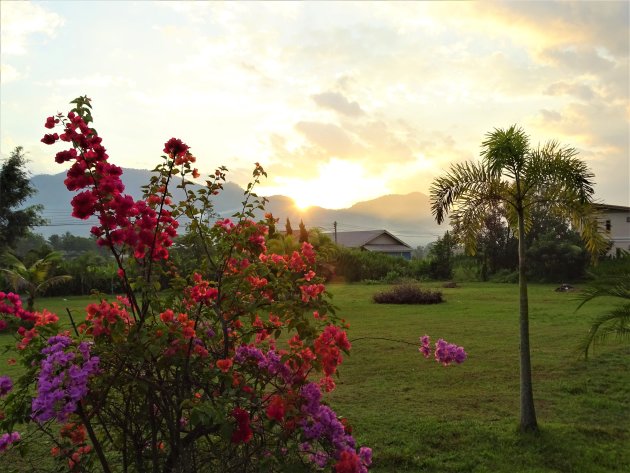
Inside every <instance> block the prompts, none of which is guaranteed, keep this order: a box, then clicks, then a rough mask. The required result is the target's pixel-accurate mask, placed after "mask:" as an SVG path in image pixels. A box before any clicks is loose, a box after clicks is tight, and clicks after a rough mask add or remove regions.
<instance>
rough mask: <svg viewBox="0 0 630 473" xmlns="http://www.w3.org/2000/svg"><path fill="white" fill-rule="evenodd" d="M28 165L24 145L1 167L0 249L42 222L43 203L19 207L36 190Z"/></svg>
mask: <svg viewBox="0 0 630 473" xmlns="http://www.w3.org/2000/svg"><path fill="white" fill-rule="evenodd" d="M25 165H26V158H25V156H24V153H23V152H22V147H21V146H18V147H16V148H15V149H14V150H13V152H12V153H11V155H10V156H9V159H8V160H7V161H5V162H4V163H3V164H2V167H1V168H0V253H1V252H3V251H5V250H6V249H7V248H11V247H12V246H13V244H14V243H15V241H16V240H17V239H18V238H20V237H22V236H24V235H25V234H26V233H27V232H28V230H29V229H30V228H31V227H34V226H36V225H39V224H41V223H43V220H42V219H41V218H40V216H39V212H40V211H41V209H42V207H41V206H40V205H31V206H30V207H27V208H24V209H19V210H16V208H17V207H19V206H20V205H22V203H24V201H25V200H26V199H27V198H28V197H30V196H32V195H33V194H35V192H36V190H35V189H34V188H33V187H32V186H31V184H30V181H29V178H28V173H27V171H26V170H25V169H24V168H25Z"/></svg>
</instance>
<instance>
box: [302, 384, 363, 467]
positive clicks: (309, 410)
mask: <svg viewBox="0 0 630 473" xmlns="http://www.w3.org/2000/svg"><path fill="white" fill-rule="evenodd" d="M300 393H301V396H302V398H303V400H304V404H303V405H302V413H303V415H304V418H303V420H302V421H301V428H302V432H303V434H304V437H305V439H306V441H305V442H303V443H302V444H301V446H300V447H301V450H302V451H303V452H306V453H307V454H308V457H309V459H310V460H311V461H312V462H313V463H315V464H317V465H318V466H319V467H321V468H324V467H325V466H326V465H327V464H328V463H329V462H331V461H334V462H335V471H336V472H338V473H354V472H356V473H365V472H367V469H368V467H369V466H370V464H371V463H372V450H371V449H369V448H367V447H362V448H361V449H360V450H359V453H358V454H357V452H356V450H355V440H354V438H353V437H352V435H350V433H349V431H348V429H347V428H346V426H344V424H343V423H342V422H341V421H340V420H339V419H338V418H337V415H336V414H335V413H334V411H333V410H332V409H331V408H330V407H328V406H326V405H324V404H322V403H321V397H322V395H321V391H320V389H319V386H318V385H317V384H315V383H308V384H306V385H305V386H304V387H303V388H302V390H301V391H300ZM316 442H320V443H321V442H323V443H325V444H329V445H331V446H332V448H333V453H332V454H328V453H327V452H326V451H324V450H320V449H318V448H317V446H316Z"/></svg>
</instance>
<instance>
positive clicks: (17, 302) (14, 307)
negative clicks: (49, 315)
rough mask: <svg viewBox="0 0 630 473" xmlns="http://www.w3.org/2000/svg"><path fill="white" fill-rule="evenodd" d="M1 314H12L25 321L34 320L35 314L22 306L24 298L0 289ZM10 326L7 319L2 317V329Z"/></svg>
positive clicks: (0, 322)
mask: <svg viewBox="0 0 630 473" xmlns="http://www.w3.org/2000/svg"><path fill="white" fill-rule="evenodd" d="M0 314H7V315H12V316H15V317H17V318H19V319H20V320H23V321H25V322H32V321H34V320H35V316H34V315H33V314H32V313H31V312H28V311H27V310H25V309H24V308H23V307H22V300H21V299H20V296H19V295H18V294H15V293H13V292H2V291H0ZM7 326H8V324H7V322H6V320H4V319H0V331H1V330H4V329H6V328H7Z"/></svg>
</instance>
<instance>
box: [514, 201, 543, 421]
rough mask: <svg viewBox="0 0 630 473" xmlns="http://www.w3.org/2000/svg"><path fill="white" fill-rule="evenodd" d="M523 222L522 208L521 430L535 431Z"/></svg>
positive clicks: (519, 249) (519, 284)
mask: <svg viewBox="0 0 630 473" xmlns="http://www.w3.org/2000/svg"><path fill="white" fill-rule="evenodd" d="M525 270H526V260H525V222H524V215H523V210H522V209H519V210H518V287H519V294H520V304H519V309H520V311H519V328H520V369H521V423H520V430H521V432H537V431H538V423H537V422H536V410H535V408H534V392H533V389H532V362H531V357H530V350H529V303H528V298H527V278H526V276H525Z"/></svg>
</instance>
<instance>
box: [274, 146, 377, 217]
mask: <svg viewBox="0 0 630 473" xmlns="http://www.w3.org/2000/svg"><path fill="white" fill-rule="evenodd" d="M272 189H273V190H272V192H273V193H277V194H282V195H286V196H288V197H290V198H291V199H293V202H294V203H295V206H296V207H297V208H298V209H300V210H302V211H305V210H307V209H309V208H310V207H314V206H318V207H323V208H326V209H344V208H348V207H351V206H352V204H354V203H356V202H358V201H360V200H365V199H370V198H374V197H376V196H379V195H382V194H384V193H386V192H387V188H386V187H385V186H384V184H383V181H382V179H379V178H378V177H367V176H365V172H364V169H363V166H361V164H359V163H353V162H349V161H344V160H341V159H336V158H333V159H331V160H330V161H328V162H327V163H325V164H322V165H320V166H319V168H318V175H317V176H316V177H310V178H308V177H307V178H299V177H290V178H287V177H278V178H277V179H276V185H275V186H273V188H272ZM269 190H270V191H271V189H269Z"/></svg>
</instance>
